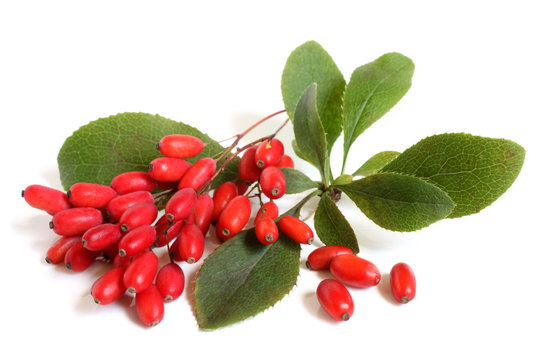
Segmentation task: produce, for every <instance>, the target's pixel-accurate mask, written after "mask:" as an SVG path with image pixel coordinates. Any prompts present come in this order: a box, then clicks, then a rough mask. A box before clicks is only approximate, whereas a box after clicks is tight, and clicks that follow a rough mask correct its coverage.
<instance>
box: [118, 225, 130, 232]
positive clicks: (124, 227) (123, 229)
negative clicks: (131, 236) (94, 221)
mask: <svg viewBox="0 0 540 360" xmlns="http://www.w3.org/2000/svg"><path fill="white" fill-rule="evenodd" d="M120 230H122V231H123V232H128V231H129V226H128V225H127V224H122V226H120Z"/></svg>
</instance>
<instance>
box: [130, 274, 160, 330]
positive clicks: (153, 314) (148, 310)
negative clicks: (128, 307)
mask: <svg viewBox="0 0 540 360" xmlns="http://www.w3.org/2000/svg"><path fill="white" fill-rule="evenodd" d="M135 309H136V310H137V315H138V316H139V319H140V320H141V321H142V322H143V324H144V325H146V326H156V325H157V324H159V323H160V322H161V320H163V315H164V314H165V306H164V305H163V298H162V297H161V293H160V292H159V290H158V288H157V287H156V285H154V284H150V285H149V286H148V287H147V288H146V289H145V290H144V291H142V292H138V293H137V295H135Z"/></svg>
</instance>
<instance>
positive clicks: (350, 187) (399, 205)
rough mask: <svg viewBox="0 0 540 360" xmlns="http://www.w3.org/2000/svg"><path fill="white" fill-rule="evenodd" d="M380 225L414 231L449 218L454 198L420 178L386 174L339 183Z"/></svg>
mask: <svg viewBox="0 0 540 360" xmlns="http://www.w3.org/2000/svg"><path fill="white" fill-rule="evenodd" d="M337 187H338V188H339V189H340V190H342V191H343V192H344V193H345V194H347V196H348V197H349V198H351V200H352V201H354V203H355V204H356V206H358V208H360V210H362V212H363V213H364V214H365V215H366V216H367V217H368V218H370V219H371V220H373V222H375V223H376V224H377V225H379V226H381V227H383V228H385V229H388V230H394V231H414V230H418V229H421V228H423V227H426V226H428V225H430V224H432V223H434V222H436V221H438V220H441V219H444V218H446V217H447V216H448V215H449V214H450V213H451V212H452V209H453V208H454V203H453V202H452V199H450V197H449V196H448V195H447V194H446V193H445V192H444V191H443V190H441V189H439V188H438V187H437V186H435V185H433V184H430V183H428V182H427V181H425V180H422V179H420V178H417V177H414V176H409V175H401V174H393V173H384V174H374V175H370V176H367V177H365V178H362V179H360V180H356V181H353V182H352V183H350V184H347V185H339V186H337Z"/></svg>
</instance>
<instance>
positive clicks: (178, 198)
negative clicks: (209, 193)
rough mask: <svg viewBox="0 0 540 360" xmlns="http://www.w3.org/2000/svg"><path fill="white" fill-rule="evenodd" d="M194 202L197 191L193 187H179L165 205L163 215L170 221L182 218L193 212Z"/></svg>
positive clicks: (195, 201)
mask: <svg viewBox="0 0 540 360" xmlns="http://www.w3.org/2000/svg"><path fill="white" fill-rule="evenodd" d="M196 203H197V193H196V192H195V190H194V189H191V188H185V189H181V190H179V191H177V192H176V193H175V194H174V195H173V196H172V197H171V198H170V199H169V201H168V202H167V205H165V216H166V217H167V219H168V220H170V221H180V220H183V219H185V218H187V217H188V216H189V215H190V214H191V213H192V212H193V210H194V209H195V204H196Z"/></svg>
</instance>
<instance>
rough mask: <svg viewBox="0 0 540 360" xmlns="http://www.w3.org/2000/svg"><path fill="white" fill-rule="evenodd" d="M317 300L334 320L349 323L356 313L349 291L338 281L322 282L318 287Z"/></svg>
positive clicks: (327, 280) (328, 280)
mask: <svg viewBox="0 0 540 360" xmlns="http://www.w3.org/2000/svg"><path fill="white" fill-rule="evenodd" d="M317 299H318V300H319V304H321V306H322V308H323V309H324V310H325V311H326V312H327V313H328V315H330V316H331V317H332V319H334V320H337V321H347V320H349V318H350V317H351V316H352V315H353V313H354V302H353V299H352V296H351V294H350V293H349V290H347V288H346V287H345V286H344V285H343V284H342V283H340V282H339V281H337V280H334V279H325V280H323V281H321V282H320V283H319V286H317Z"/></svg>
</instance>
